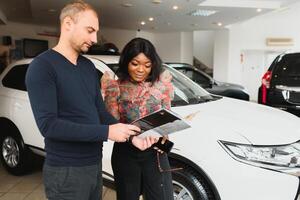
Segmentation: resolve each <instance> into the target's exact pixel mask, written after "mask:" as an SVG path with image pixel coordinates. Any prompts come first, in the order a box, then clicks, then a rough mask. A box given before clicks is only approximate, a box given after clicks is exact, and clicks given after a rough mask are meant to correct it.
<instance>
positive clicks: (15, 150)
mask: <svg viewBox="0 0 300 200" xmlns="http://www.w3.org/2000/svg"><path fill="white" fill-rule="evenodd" d="M0 144H1V155H0V158H1V162H2V163H3V165H4V167H5V168H6V170H7V171H8V172H10V173H11V174H14V175H23V174H26V173H27V172H28V171H29V169H30V166H31V164H30V163H31V162H30V153H31V152H30V151H29V149H28V148H27V147H26V145H25V144H24V142H23V140H22V138H21V137H20V136H19V135H17V134H9V135H4V136H3V137H1V138H0Z"/></svg>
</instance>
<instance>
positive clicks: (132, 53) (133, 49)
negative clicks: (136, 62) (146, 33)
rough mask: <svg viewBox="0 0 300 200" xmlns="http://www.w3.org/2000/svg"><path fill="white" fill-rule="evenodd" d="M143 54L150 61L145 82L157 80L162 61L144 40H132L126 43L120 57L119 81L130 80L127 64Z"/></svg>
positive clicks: (152, 47)
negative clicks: (148, 72)
mask: <svg viewBox="0 0 300 200" xmlns="http://www.w3.org/2000/svg"><path fill="white" fill-rule="evenodd" d="M140 53H143V54H144V55H145V56H146V57H147V58H148V59H149V60H150V61H151V65H152V67H151V72H150V74H149V77H148V78H147V80H146V81H149V82H152V83H154V82H155V81H157V80H158V78H159V75H160V73H161V72H162V61H161V59H160V57H159V56H158V54H157V52H156V49H155V47H154V46H153V44H152V43H151V42H150V41H149V40H146V39H144V38H134V39H132V40H131V41H130V42H128V43H127V44H126V45H125V47H124V49H123V51H122V53H121V56H120V60H119V69H118V70H117V72H116V73H117V75H118V77H119V79H120V81H123V80H127V79H129V78H130V75H129V72H128V64H129V62H130V61H131V60H132V59H133V58H134V57H136V56H137V55H139V54H140Z"/></svg>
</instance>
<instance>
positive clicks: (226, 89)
mask: <svg viewBox="0 0 300 200" xmlns="http://www.w3.org/2000/svg"><path fill="white" fill-rule="evenodd" d="M166 64H167V65H169V66H170V67H173V68H174V69H176V70H178V71H180V72H182V73H183V74H185V75H186V76H187V77H189V78H190V79H192V80H193V81H194V82H196V83H197V84H199V85H200V86H201V87H203V88H204V89H206V90H207V91H208V92H210V93H212V94H217V95H221V96H226V97H231V98H236V99H241V100H246V101H249V94H248V93H247V92H246V91H245V88H244V87H243V86H241V85H238V84H232V83H225V82H220V81H216V80H214V79H213V78H212V77H211V76H209V75H208V74H206V73H204V72H203V71H201V70H200V69H198V68H196V67H194V66H192V65H190V64H187V63H166Z"/></svg>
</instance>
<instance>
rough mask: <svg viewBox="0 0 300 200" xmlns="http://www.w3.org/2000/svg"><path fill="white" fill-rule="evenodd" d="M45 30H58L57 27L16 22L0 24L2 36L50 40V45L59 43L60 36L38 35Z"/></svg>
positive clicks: (0, 34) (14, 38)
mask: <svg viewBox="0 0 300 200" xmlns="http://www.w3.org/2000/svg"><path fill="white" fill-rule="evenodd" d="M45 31H48V32H57V28H55V27H46V26H37V25H32V24H21V23H15V22H8V23H7V24H6V25H0V36H11V37H12V40H16V39H22V38H32V39H42V40H48V41H49V47H53V46H54V45H55V44H56V43H57V41H58V37H52V36H51V37H49V36H42V35H38V34H39V33H42V32H45Z"/></svg>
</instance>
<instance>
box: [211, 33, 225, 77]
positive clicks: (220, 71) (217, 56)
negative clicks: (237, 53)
mask: <svg viewBox="0 0 300 200" xmlns="http://www.w3.org/2000/svg"><path fill="white" fill-rule="evenodd" d="M228 56H229V31H228V30H220V31H216V33H215V44H214V59H213V60H214V61H213V63H214V67H213V75H214V78H215V79H216V80H219V81H227V79H228Z"/></svg>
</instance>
